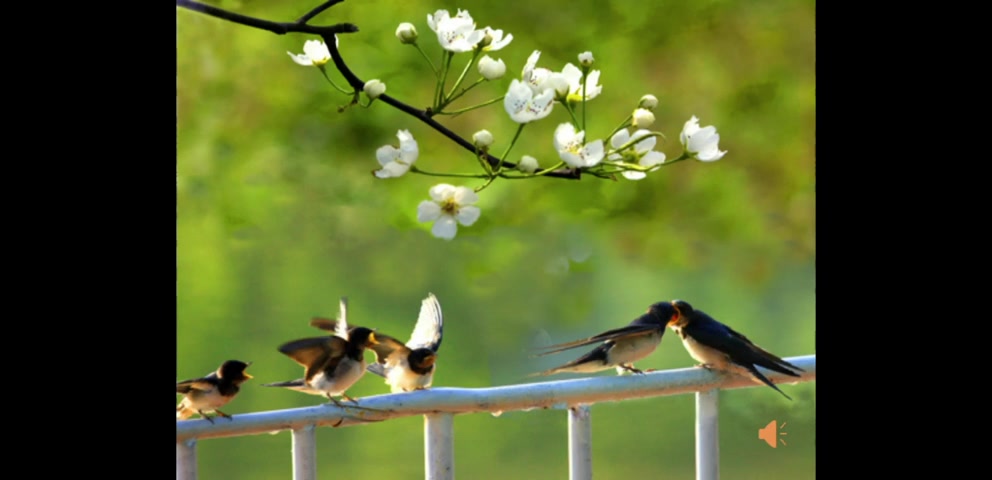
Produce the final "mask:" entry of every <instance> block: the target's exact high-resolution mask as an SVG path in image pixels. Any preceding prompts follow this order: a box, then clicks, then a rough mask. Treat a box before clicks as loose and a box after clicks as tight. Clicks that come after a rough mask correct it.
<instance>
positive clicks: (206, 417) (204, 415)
mask: <svg viewBox="0 0 992 480" xmlns="http://www.w3.org/2000/svg"><path fill="white" fill-rule="evenodd" d="M196 413H199V414H200V417H201V418H204V419H206V420H207V421H208V422H210V423H214V419H212V418H210V417H209V416H207V414H205V413H203V412H201V411H199V410H197V411H196Z"/></svg>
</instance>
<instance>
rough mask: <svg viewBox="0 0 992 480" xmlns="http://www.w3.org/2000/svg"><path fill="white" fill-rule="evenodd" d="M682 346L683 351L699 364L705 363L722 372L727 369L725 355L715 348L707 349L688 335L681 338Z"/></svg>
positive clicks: (727, 364)
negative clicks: (683, 347)
mask: <svg viewBox="0 0 992 480" xmlns="http://www.w3.org/2000/svg"><path fill="white" fill-rule="evenodd" d="M682 345H684V346H685V349H686V351H688V352H689V355H691V356H692V358H694V359H696V361H697V362H699V363H705V364H707V365H710V366H712V367H714V368H718V369H724V370H726V369H728V367H729V362H728V361H727V360H728V358H727V354H725V353H723V352H721V351H719V350H717V349H715V348H711V347H707V346H706V345H703V344H701V343H699V342H697V341H696V340H695V339H694V338H692V337H690V336H688V335H686V336H685V337H683V338H682Z"/></svg>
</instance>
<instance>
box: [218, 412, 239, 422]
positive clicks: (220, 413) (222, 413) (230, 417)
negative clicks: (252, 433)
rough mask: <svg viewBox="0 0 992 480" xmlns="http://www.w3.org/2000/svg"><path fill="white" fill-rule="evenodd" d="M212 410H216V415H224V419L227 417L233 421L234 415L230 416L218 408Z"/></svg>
mask: <svg viewBox="0 0 992 480" xmlns="http://www.w3.org/2000/svg"><path fill="white" fill-rule="evenodd" d="M214 411H215V412H217V415H220V416H222V417H224V418H226V419H228V420H230V421H232V422H233V421H234V417H232V416H230V415H228V414H226V413H224V412H222V411H220V410H214Z"/></svg>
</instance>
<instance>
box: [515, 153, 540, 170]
mask: <svg viewBox="0 0 992 480" xmlns="http://www.w3.org/2000/svg"><path fill="white" fill-rule="evenodd" d="M537 168H538V165H537V159H536V158H534V157H532V156H530V155H524V156H523V158H521V159H520V163H518V164H517V170H520V171H521V172H526V173H534V172H536V171H537Z"/></svg>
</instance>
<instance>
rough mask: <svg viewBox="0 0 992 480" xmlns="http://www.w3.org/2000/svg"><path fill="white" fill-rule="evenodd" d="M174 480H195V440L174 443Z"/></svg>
mask: <svg viewBox="0 0 992 480" xmlns="http://www.w3.org/2000/svg"><path fill="white" fill-rule="evenodd" d="M176 480H196V440H195V439H194V440H182V441H179V442H176Z"/></svg>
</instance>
